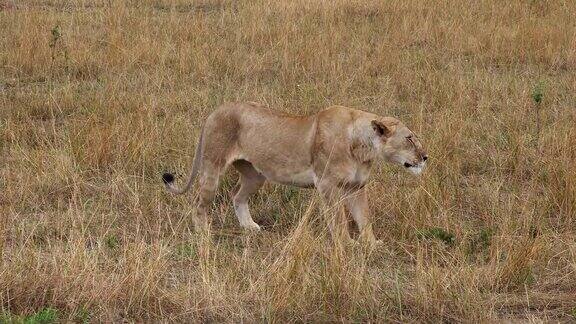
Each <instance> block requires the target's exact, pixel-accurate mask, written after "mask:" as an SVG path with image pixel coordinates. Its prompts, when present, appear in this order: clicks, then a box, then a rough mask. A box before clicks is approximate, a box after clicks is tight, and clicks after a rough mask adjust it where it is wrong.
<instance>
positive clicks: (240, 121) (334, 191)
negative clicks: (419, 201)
mask: <svg viewBox="0 0 576 324" xmlns="http://www.w3.org/2000/svg"><path fill="white" fill-rule="evenodd" d="M426 158H427V156H426V153H425V151H424V149H423V148H422V145H421V144H420V141H419V140H418V138H417V137H416V136H415V135H414V134H413V133H412V131H410V130H409V129H408V128H407V127H406V126H404V124H402V123H401V122H400V121H398V120H397V119H395V118H392V117H380V116H378V115H375V114H371V113H367V112H364V111H360V110H355V109H350V108H346V107H341V106H333V107H329V108H327V109H325V110H323V111H321V112H319V113H317V114H315V115H311V116H301V117H295V116H286V115H283V114H280V113H278V112H275V111H272V110H270V109H268V108H266V107H264V106H262V105H259V104H257V103H253V102H248V103H229V104H225V105H222V106H221V107H219V108H218V109H216V110H215V111H214V112H213V113H212V114H211V115H210V116H209V117H208V118H207V120H206V123H205V125H204V128H203V131H202V135H201V138H200V142H199V144H198V148H197V150H196V156H195V159H194V166H193V170H192V172H191V175H190V178H189V179H188V183H187V185H186V187H185V188H184V189H177V188H176V187H174V186H173V184H172V178H173V177H172V176H170V175H169V179H168V181H165V182H166V186H167V189H168V190H169V191H170V192H173V193H178V194H179V193H183V192H185V191H186V190H187V189H189V188H190V187H191V184H192V183H193V181H194V177H195V175H196V174H197V173H198V174H199V175H200V186H199V198H198V205H197V207H198V215H197V217H196V218H195V224H196V225H197V226H199V227H204V226H206V225H207V223H208V221H207V219H208V218H207V211H208V207H209V204H210V203H211V201H212V199H213V197H214V194H215V191H216V189H217V187H218V181H219V178H220V176H221V175H222V174H223V173H224V172H225V171H226V169H227V168H228V167H229V166H230V165H232V166H234V167H235V168H236V170H238V171H239V173H240V181H239V185H240V186H239V189H238V190H237V192H236V193H235V195H234V210H235V212H236V216H237V217H238V220H239V222H240V225H241V226H242V227H244V228H247V229H254V230H258V229H260V227H259V226H258V224H256V223H255V222H254V221H253V220H252V217H251V216H250V212H249V209H248V204H247V199H248V197H249V196H250V195H251V194H253V193H254V192H256V191H257V190H258V189H259V188H260V187H261V186H262V185H263V184H264V182H265V181H266V180H269V181H272V182H276V183H281V184H287V185H293V186H298V187H315V188H317V189H318V190H319V192H320V193H321V195H322V197H323V198H324V202H325V203H326V206H336V212H335V213H332V214H333V215H334V217H330V219H329V221H328V225H329V228H330V231H331V233H332V235H333V238H334V239H335V240H341V239H345V240H350V235H349V233H348V230H347V228H346V223H347V222H346V216H345V214H344V209H343V208H341V207H339V205H340V203H341V202H342V203H343V204H344V206H345V208H346V209H347V210H348V212H349V214H350V215H351V216H352V218H353V219H354V221H355V222H356V224H357V225H358V228H359V230H360V233H361V238H363V239H365V240H366V241H368V242H371V243H373V242H375V237H374V234H373V233H372V224H371V221H370V217H369V209H368V200H367V193H366V190H365V188H364V187H365V184H366V182H367V180H368V176H369V174H370V169H371V167H372V165H373V163H374V162H375V161H376V160H379V159H384V160H385V161H388V162H391V163H395V164H400V165H405V164H406V163H408V164H409V165H411V166H410V167H408V164H406V166H407V167H408V169H410V170H413V171H414V172H415V173H419V172H420V171H421V170H422V168H423V167H424V165H425V163H426V162H425V160H426Z"/></svg>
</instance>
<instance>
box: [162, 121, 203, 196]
mask: <svg viewBox="0 0 576 324" xmlns="http://www.w3.org/2000/svg"><path fill="white" fill-rule="evenodd" d="M203 144H204V129H202V132H201V133H200V139H199V140H198V145H197V146H196V152H195V153H194V162H192V171H190V176H189V177H188V182H187V183H186V186H184V188H178V187H176V186H175V185H174V175H173V174H172V173H168V172H167V173H164V174H163V175H162V181H163V182H164V185H165V186H166V190H168V192H170V193H173V194H175V195H181V194H183V193H185V192H187V191H188V190H190V188H191V187H192V184H193V183H194V179H196V176H197V175H198V170H199V169H200V164H201V163H202V155H203V146H204V145H203Z"/></svg>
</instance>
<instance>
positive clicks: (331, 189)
mask: <svg viewBox="0 0 576 324" xmlns="http://www.w3.org/2000/svg"><path fill="white" fill-rule="evenodd" d="M316 188H318V191H319V192H320V195H321V196H322V203H323V208H322V209H323V213H324V218H325V219H326V221H327V223H328V229H329V230H330V235H331V236H332V240H333V242H334V244H339V243H345V244H353V243H355V241H354V240H353V239H352V237H350V232H349V231H348V221H347V219H346V213H345V210H344V206H343V205H342V200H343V195H342V192H341V190H340V189H339V188H338V187H337V186H335V185H333V184H332V183H331V182H330V181H327V180H323V181H320V182H319V183H318V184H317V185H316Z"/></svg>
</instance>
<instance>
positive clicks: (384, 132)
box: [372, 120, 391, 137]
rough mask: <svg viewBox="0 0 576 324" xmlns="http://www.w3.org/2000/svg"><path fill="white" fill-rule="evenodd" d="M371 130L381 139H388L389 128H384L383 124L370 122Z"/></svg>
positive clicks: (374, 121) (375, 121) (376, 121)
mask: <svg viewBox="0 0 576 324" xmlns="http://www.w3.org/2000/svg"><path fill="white" fill-rule="evenodd" d="M372 129H374V131H375V132H376V134H378V136H382V137H389V136H390V133H391V131H390V128H388V127H386V125H384V123H382V122H381V121H378V120H373V121H372Z"/></svg>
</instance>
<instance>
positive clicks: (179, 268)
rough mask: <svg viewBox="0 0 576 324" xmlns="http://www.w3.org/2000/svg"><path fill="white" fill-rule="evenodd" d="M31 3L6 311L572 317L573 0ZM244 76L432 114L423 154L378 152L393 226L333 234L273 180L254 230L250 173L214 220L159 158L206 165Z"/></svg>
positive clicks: (254, 83)
mask: <svg viewBox="0 0 576 324" xmlns="http://www.w3.org/2000/svg"><path fill="white" fill-rule="evenodd" d="M16 5H17V8H12V9H10V10H5V11H0V147H1V153H0V190H1V191H0V248H1V260H0V311H3V312H5V313H8V314H12V315H11V316H16V315H22V316H25V315H27V314H32V313H35V312H37V311H39V310H41V309H44V308H48V307H49V308H50V309H55V310H57V311H58V316H59V318H60V320H74V321H82V320H86V319H88V318H89V319H91V320H93V321H120V320H122V319H124V320H129V321H155V320H159V319H164V320H171V321H225V322H238V321H242V320H244V321H247V322H253V321H270V322H286V321H297V322H302V321H306V322H308V321H344V322H359V321H362V322H364V321H373V322H380V321H384V320H386V321H392V322H408V321H418V322H420V321H426V322H440V321H443V322H460V321H466V322H472V321H475V322H476V321H485V322H486V321H494V320H522V321H534V322H540V321H556V320H561V321H574V320H576V318H575V317H576V168H574V167H573V165H574V160H576V128H575V127H574V125H575V122H576V110H575V109H576V108H575V107H576V74H575V71H576V28H575V25H574V21H575V20H576V2H574V1H563V0H557V1H554V0H532V1H520V0H513V1H506V2H504V1H498V0H480V1H473V2H470V1H463V0H462V1H448V0H440V1H419V0H409V1H382V2H370V1H365V2H361V1H354V2H349V1H344V0H338V1H322V0H314V1H304V0H301V1H295V2H281V1H249V2H230V1H211V0H206V1H195V2H188V1H168V0H148V1H136V0H133V1H94V2H93V1H82V0H78V1H63V0H62V1H60V0H41V1H40V0H39V1H16ZM56 26H59V27H58V28H56ZM52 31H53V32H52ZM539 83H542V84H543V100H542V103H541V107H540V122H541V130H540V134H539V137H537V136H536V134H537V130H536V120H537V118H536V115H535V111H536V108H535V105H534V103H533V102H532V97H531V95H532V92H533V90H534V89H535V87H536V86H537V85H538V84H539ZM232 100H254V101H260V102H264V103H266V104H268V105H269V106H271V107H274V108H275V109H278V110H283V111H287V112H291V113H295V114H300V113H312V112H315V111H318V110H320V109H322V108H324V107H327V106H328V105H331V104H342V105H347V106H350V107H355V108H360V109H364V110H369V111H374V112H377V113H380V114H383V115H393V116H397V117H399V118H400V119H402V120H403V121H405V122H406V123H407V124H408V125H409V126H411V127H412V128H413V129H415V130H416V131H417V132H418V133H419V134H421V137H422V138H423V140H424V143H425V144H426V146H427V148H428V152H429V154H430V156H431V164H430V167H429V168H428V170H427V172H426V174H425V175H424V176H423V177H422V178H419V179H417V178H414V177H412V176H410V175H408V174H407V173H405V172H404V171H403V170H400V169H398V168H396V167H388V166H381V167H379V168H378V169H377V170H376V172H375V174H374V176H373V181H372V182H371V183H370V185H369V189H370V191H371V194H370V199H371V208H372V211H373V213H374V215H375V219H376V227H375V229H376V234H377V236H379V237H381V238H383V239H384V240H385V241H386V243H385V244H384V246H383V247H382V248H380V249H378V250H376V251H365V250H362V249H355V250H352V251H335V250H333V249H332V248H331V247H330V245H329V240H328V239H327V238H326V235H325V233H324V231H323V230H322V223H321V222H320V221H318V220H317V218H318V217H317V216H318V213H319V211H318V208H316V207H315V206H314V204H312V206H310V205H311V203H312V202H313V201H315V199H316V197H315V194H314V193H313V192H312V191H306V190H295V189H291V188H287V187H281V186H275V185H271V184H268V185H266V187H265V190H263V191H262V192H261V193H260V194H258V195H257V196H255V197H254V198H253V199H252V200H251V205H252V210H253V214H254V216H255V219H256V220H257V221H258V222H259V223H260V224H263V225H264V226H265V228H266V230H265V231H264V232H262V233H261V234H258V235H253V236H246V235H243V234H241V233H240V231H239V229H238V225H237V222H236V220H235V217H234V216H233V212H232V210H231V208H230V201H229V199H228V194H227V192H228V191H229V190H230V188H231V187H232V185H233V183H234V181H235V178H234V177H235V175H230V176H229V177H228V178H227V179H226V180H225V181H224V182H225V183H224V184H223V186H222V190H221V196H219V198H218V199H217V200H218V201H217V202H216V203H215V205H214V212H213V214H214V224H213V233H212V236H211V238H210V239H207V238H205V237H198V236H197V235H195V234H194V232H193V228H192V224H191V221H190V215H191V213H192V212H193V207H192V205H191V204H190V202H191V197H190V196H189V197H185V198H181V197H180V198H178V197H173V196H169V195H168V194H166V193H165V192H164V189H163V186H162V184H161V181H160V174H161V172H162V171H164V170H177V171H179V172H181V173H182V174H184V173H186V172H187V170H188V166H189V163H190V158H191V155H192V152H193V146H194V145H195V143H196V138H197V135H198V131H199V127H200V125H201V123H202V121H203V120H204V118H205V117H206V116H207V115H208V114H209V113H210V111H211V110H213V109H214V108H215V107H216V106H217V105H218V104H220V103H222V102H224V101H232ZM435 228H441V229H443V230H444V231H446V232H447V233H442V232H441V231H439V230H437V229H435ZM450 234H451V235H453V236H454V238H455V240H454V241H453V242H452V243H450V242H449V239H447V237H448V236H449V235H450ZM442 238H444V240H446V241H447V243H445V242H443V241H442ZM7 316H10V315H7ZM5 318H8V317H5Z"/></svg>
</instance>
